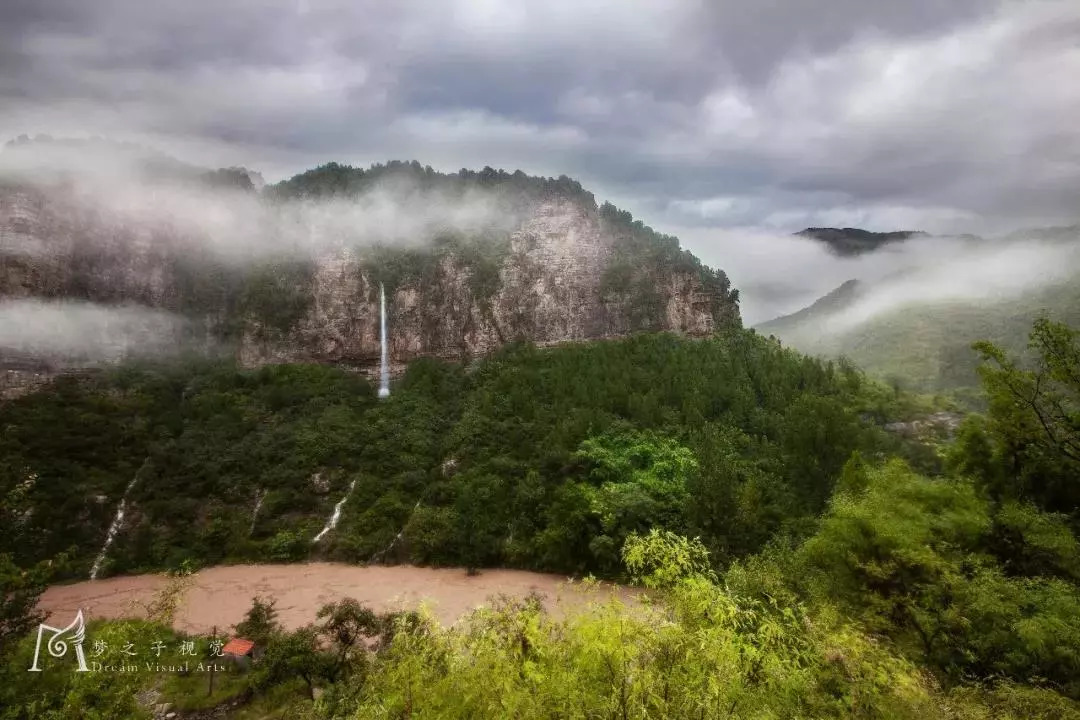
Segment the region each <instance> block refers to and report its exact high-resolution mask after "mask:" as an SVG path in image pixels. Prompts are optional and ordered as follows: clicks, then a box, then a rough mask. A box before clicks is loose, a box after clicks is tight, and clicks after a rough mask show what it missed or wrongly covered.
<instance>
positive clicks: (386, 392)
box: [379, 283, 390, 398]
mask: <svg viewBox="0 0 1080 720" xmlns="http://www.w3.org/2000/svg"><path fill="white" fill-rule="evenodd" d="M379 344H380V346H381V350H382V359H381V362H382V364H381V365H380V368H379V397H381V398H384V397H389V396H390V368H389V367H388V363H387V357H388V354H389V353H388V352H387V347H386V288H385V287H383V284H382V283H379Z"/></svg>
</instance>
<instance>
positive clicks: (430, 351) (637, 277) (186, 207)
mask: <svg viewBox="0 0 1080 720" xmlns="http://www.w3.org/2000/svg"><path fill="white" fill-rule="evenodd" d="M46 144H47V145H48V146H49V147H50V148H51V149H53V150H56V148H53V145H55V141H51V144H49V143H46ZM35 145H36V144H35V143H33V142H31V143H30V147H24V146H23V145H18V146H17V147H16V148H15V150H14V151H13V150H12V149H10V148H9V149H7V150H5V152H3V153H0V175H2V177H3V178H4V182H3V183H2V184H0V301H4V302H11V301H23V302H27V301H32V302H38V303H42V302H43V303H58V302H66V303H70V302H75V301H77V302H81V303H90V304H94V305H96V306H100V307H101V308H105V309H111V308H116V307H119V306H125V307H132V306H134V307H137V308H148V309H153V310H155V311H161V312H164V313H167V314H168V315H169V316H170V322H169V323H163V322H152V323H149V326H150V327H149V329H147V333H149V335H150V336H149V337H146V338H145V339H144V338H143V336H142V335H138V336H137V339H136V340H135V341H132V340H131V339H130V338H129V339H128V341H127V343H126V345H127V346H128V347H137V346H139V345H146V344H155V343H165V344H169V343H174V344H185V343H186V346H192V345H195V346H197V347H200V348H202V349H205V348H206V347H209V346H214V347H217V348H223V349H224V350H225V352H227V353H228V354H231V355H233V356H234V357H236V358H238V359H239V360H240V361H241V362H242V363H244V364H246V365H249V366H252V365H261V364H266V363H273V362H319V363H333V364H340V365H343V366H346V367H353V368H361V369H370V368H371V367H372V366H373V364H374V363H375V362H377V359H378V355H379V345H378V327H379V307H378V304H379V286H380V284H383V285H384V286H385V288H386V293H387V300H388V312H389V327H390V335H389V349H390V359H391V363H392V365H393V366H394V368H395V370H399V369H400V368H401V367H403V365H404V363H406V362H407V361H409V360H410V359H413V358H416V357H420V356H437V357H442V358H446V359H459V358H468V357H475V356H480V355H484V354H486V353H489V352H491V351H492V350H494V349H495V348H497V347H499V346H501V345H503V344H505V343H508V342H513V341H518V340H526V341H532V342H536V343H539V344H550V343H557V342H563V341H572V340H585V339H593V338H609V337H618V336H622V335H626V334H628V333H631V332H637V331H657V330H670V331H675V332H680V333H685V334H687V335H692V336H704V335H708V334H710V333H712V332H714V331H716V330H718V329H723V328H726V327H736V326H738V325H739V323H740V320H739V309H738V293H737V291H735V290H734V289H732V288H731V286H730V282H729V281H728V278H727V276H726V275H725V274H724V273H723V271H720V270H713V269H711V268H708V267H705V266H704V265H703V264H702V263H701V262H700V261H699V260H698V259H697V258H696V257H694V256H693V255H692V254H691V253H689V252H688V251H686V250H683V249H681V248H680V246H679V241H678V239H677V238H674V237H671V236H668V235H663V234H661V233H658V232H656V231H654V230H653V229H652V228H649V227H648V226H646V225H644V224H643V223H642V222H641V221H640V220H634V218H633V217H632V216H631V215H630V214H629V213H627V212H624V211H620V210H618V209H617V208H615V207H614V206H613V205H611V204H609V203H604V204H601V205H599V206H598V205H597V203H596V201H595V199H594V198H593V196H592V194H591V193H589V192H587V191H585V190H584V189H583V188H582V187H581V186H580V184H578V183H577V182H575V181H573V180H570V179H569V178H566V177H561V178H558V179H551V178H534V177H529V176H527V175H525V174H524V173H521V172H520V171H518V172H515V173H507V172H504V171H496V170H493V169H491V168H485V169H484V170H482V171H480V172H475V171H468V170H462V171H460V172H459V173H454V174H445V173H439V172H436V171H434V170H432V169H431V168H430V167H422V166H421V165H420V164H419V163H417V162H412V163H402V162H391V163H388V164H386V165H375V166H372V167H371V168H368V169H361V168H353V167H349V166H346V165H340V164H337V163H329V164H327V165H324V166H321V167H319V168H316V169H314V170H310V171H308V172H305V173H301V174H299V175H297V176H295V177H293V178H291V179H289V180H285V181H283V182H281V183H278V184H276V185H273V186H267V187H265V188H263V189H262V190H261V191H256V189H255V185H254V184H253V183H252V181H251V178H252V177H254V176H255V174H253V173H250V172H249V171H246V170H243V169H241V168H232V169H225V170H220V171H214V172H212V171H205V172H194V171H191V170H189V169H188V167H187V166H183V165H182V164H180V165H177V166H176V168H180V169H175V168H174V166H171V165H167V164H165V163H164V162H163V161H161V160H159V159H158V160H155V161H154V167H155V168H160V167H161V166H163V165H164V166H165V167H166V168H167V170H156V171H155V172H154V173H152V174H151V175H149V176H148V175H147V174H146V173H145V172H143V169H144V168H143V165H139V168H140V170H139V173H140V174H138V183H134V182H133V181H131V177H130V175H131V173H130V172H129V169H128V166H129V165H132V162H131V161H128V160H125V163H126V164H125V166H124V168H125V169H124V171H123V173H121V172H120V171H118V170H114V169H108V170H109V172H111V174H109V173H106V170H104V169H101V167H100V166H101V165H102V163H103V161H102V160H101V158H102V157H107V156H108V153H107V152H104V151H103V150H102V148H101V147H100V146H97V145H94V146H92V147H93V150H94V153H93V156H92V158H91V160H86V159H85V158H83V160H82V161H81V164H82V166H81V167H80V168H79V170H78V172H74V173H71V172H67V171H66V169H65V168H64V167H62V162H61V161H54V162H53V163H52V165H51V166H50V167H49V168H48V170H49V172H47V173H42V172H37V169H36V168H35V167H33V160H34V157H35V156H34V155H33V154H32V153H33V151H34V148H33V146H35ZM59 147H60V149H59V151H58V152H60V153H61V154H60V157H61V160H63V159H64V158H66V157H67V155H65V154H64V153H67V152H68V151H69V150H70V148H68V147H67V146H66V145H62V144H61V145H60V146H59ZM79 147H81V146H76V148H77V149H78V148H79ZM108 148H109V146H105V149H106V150H108ZM16 151H17V152H16ZM71 152H74V151H71ZM125 152H128V150H125ZM130 152H135V151H130ZM129 154H130V153H129ZM5 155H7V156H8V159H7V162H8V166H9V167H7V169H6V170H5V164H4V163H5ZM13 158H14V159H13ZM27 158H29V160H28V159H27ZM58 164H59V165H60V166H61V167H60V169H59V170H57V169H56V167H55V166H56V165H58ZM12 167H15V171H12V170H11V168H12ZM170 168H171V169H170ZM79 173H82V175H80V174H79ZM95 173H98V175H95ZM101 173H105V175H102V177H104V178H106V180H107V181H108V182H114V181H115V182H116V183H120V184H123V183H127V184H126V185H123V187H120V188H119V189H117V190H116V192H113V193H111V194H109V193H105V192H104V191H103V192H101V193H97V191H96V189H95V187H94V183H91V182H89V181H86V180H85V177H84V176H86V177H91V178H97V181H96V182H98V184H101V183H103V182H106V180H103V179H102V177H99V175H100V174H101ZM170 173H172V174H171V175H170ZM116 177H120V179H115V178H116ZM208 188H209V190H208ZM110 189H111V188H110ZM105 195H108V197H109V199H108V202H105V201H99V200H100V197H99V196H105ZM117 198H119V199H117ZM173 320H175V322H173ZM174 325H175V327H174ZM155 332H156V333H158V334H159V335H166V337H157V336H154V335H153V334H154V333H155ZM169 333H172V334H171V335H170V334H169ZM150 341H154V342H150ZM5 352H6V354H8V355H17V356H19V357H20V358H24V359H25V358H27V357H34V356H35V354H36V355H38V359H39V360H45V361H51V362H52V364H54V365H57V366H60V367H63V366H65V365H67V366H70V365H79V364H82V363H83V359H81V358H79V357H78V354H79V353H78V352H75V351H71V352H61V351H47V350H41V351H37V350H35V347H29V348H27V347H22V348H19V347H9V348H0V358H2V357H3V356H4V353H5ZM118 352H119V351H118ZM43 355H44V356H45V357H41V356H43ZM9 384H11V383H9Z"/></svg>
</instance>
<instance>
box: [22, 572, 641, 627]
mask: <svg viewBox="0 0 1080 720" xmlns="http://www.w3.org/2000/svg"><path fill="white" fill-rule="evenodd" d="M167 582H168V579H167V578H166V577H165V576H162V575H130V576H120V577H113V578H106V579H104V580H87V581H83V582H78V583H72V584H70V585H54V586H52V587H50V588H49V589H48V590H46V591H45V593H44V594H43V595H42V596H41V599H40V601H39V602H38V607H39V608H40V609H41V610H43V611H45V612H47V613H49V614H50V615H52V616H54V618H56V619H65V618H70V617H71V616H72V615H73V614H74V613H75V611H76V610H77V609H80V608H81V609H82V611H83V613H84V614H85V616H86V617H87V619H98V618H105V619H117V618H126V617H145V615H146V610H145V606H146V605H147V604H148V603H150V602H151V601H152V600H153V599H154V596H155V595H156V594H157V593H158V592H160V591H161V590H162V589H163V588H164V587H165V586H166V584H167ZM530 593H538V594H540V595H541V596H543V597H544V604H545V607H547V608H548V610H549V611H551V612H553V613H556V614H559V613H561V612H562V611H564V610H565V609H567V608H572V607H581V606H583V605H585V604H586V603H587V602H588V601H589V600H590V598H591V597H593V596H590V595H589V594H588V593H587V592H586V591H585V589H584V588H583V587H582V585H581V583H579V582H570V579H569V578H567V577H566V576H562V575H551V574H545V573H536V572H529V571H525V570H501V569H493V570H484V571H481V572H480V573H478V574H476V575H471V576H470V575H468V574H467V573H466V572H465V570H464V569H460V568H426V567H416V566H412V565H394V566H383V565H368V566H359V565H346V564H343V563H325V562H318V563H303V564H293V565H227V566H218V567H211V568H206V569H204V570H200V571H199V572H197V573H195V574H193V575H192V576H191V577H190V583H188V585H187V588H186V590H185V591H184V595H183V598H182V599H181V600H180V603H179V607H178V608H177V612H176V616H175V618H174V623H173V625H174V627H175V628H176V629H177V630H179V631H182V632H187V633H192V634H203V633H208V632H210V630H211V629H212V628H213V627H215V626H216V627H218V628H219V629H222V628H231V627H232V626H233V625H235V624H236V623H237V622H239V621H240V620H241V619H242V618H243V616H244V613H245V612H247V610H248V608H250V607H251V600H252V598H253V597H256V596H261V597H269V598H275V599H276V600H277V606H276V607H277V611H278V620H279V622H280V623H281V625H282V626H283V627H284V628H286V629H289V630H292V629H296V628H298V627H302V626H303V625H306V624H308V623H310V622H314V621H315V615H316V613H317V612H318V610H319V608H320V607H322V606H323V605H325V604H327V603H330V602H334V601H336V600H340V599H342V598H346V597H351V598H354V599H356V600H358V601H359V602H360V603H362V604H364V605H366V606H368V607H370V608H371V609H372V610H375V611H377V612H381V611H387V610H403V609H415V608H417V607H419V606H420V605H421V604H422V603H426V604H428V606H429V607H430V608H431V609H432V611H433V612H434V614H435V616H436V617H437V618H438V619H439V621H440V622H441V623H443V624H444V625H449V624H452V623H454V622H456V621H457V620H459V619H460V618H461V617H462V616H464V615H466V614H467V613H469V612H470V611H472V610H473V609H475V608H477V607H479V606H483V605H487V604H490V601H491V599H492V598H495V597H497V596H499V595H507V596H509V597H516V598H523V597H525V596H527V595H529V594H530ZM612 594H616V595H617V596H618V597H619V598H620V599H622V600H623V601H624V602H633V600H634V598H635V597H636V593H635V591H633V590H631V589H629V588H623V587H616V586H611V585H605V586H603V587H602V588H601V590H600V592H599V597H600V598H602V599H607V598H609V597H611V596H612Z"/></svg>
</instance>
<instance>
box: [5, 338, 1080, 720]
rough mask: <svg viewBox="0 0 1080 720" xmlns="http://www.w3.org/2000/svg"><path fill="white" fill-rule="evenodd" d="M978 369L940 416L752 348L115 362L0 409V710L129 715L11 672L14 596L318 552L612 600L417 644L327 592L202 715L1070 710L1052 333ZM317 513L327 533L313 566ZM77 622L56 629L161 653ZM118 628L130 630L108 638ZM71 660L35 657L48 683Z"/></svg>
mask: <svg viewBox="0 0 1080 720" xmlns="http://www.w3.org/2000/svg"><path fill="white" fill-rule="evenodd" d="M1030 350H1031V352H1030V359H1031V362H1030V363H1029V362H1026V361H1025V363H1024V364H1018V363H1019V361H1018V360H1016V359H1015V358H1014V357H1013V356H1011V355H1009V354H1007V353H1006V352H1004V351H1003V350H1002V349H1000V348H998V347H995V346H994V345H992V344H990V343H978V344H976V346H975V347H974V348H973V350H972V354H973V355H974V356H975V357H977V358H980V360H981V364H980V367H979V376H980V380H981V383H982V388H983V392H984V394H985V407H986V411H985V412H984V413H982V414H969V415H968V416H967V417H966V419H965V420H964V422H963V424H962V425H961V426H960V428H959V430H958V432H957V433H956V434H955V437H949V436H947V434H944V433H939V434H933V433H929V434H921V435H910V434H898V433H894V432H889V431H887V430H886V429H885V426H886V425H888V424H889V423H896V422H898V421H906V420H910V419H912V418H917V417H920V416H925V415H927V414H929V413H933V412H936V411H940V410H944V409H955V408H954V407H953V406H951V404H950V402H949V401H948V399H947V398H942V397H927V396H916V395H911V394H908V393H905V392H902V391H900V390H898V389H897V388H894V387H887V386H885V385H882V384H880V383H878V382H875V381H873V380H871V379H869V378H867V377H866V376H865V375H864V374H863V373H862V372H861V371H860V370H858V369H857V368H856V367H854V366H852V365H850V364H848V363H846V362H831V361H825V360H819V359H814V358H809V357H806V356H802V355H800V354H798V353H796V352H794V351H792V350H790V349H787V348H783V347H781V345H780V344H779V343H778V342H777V341H775V340H772V339H768V338H764V337H762V336H760V335H758V334H756V333H754V332H753V331H752V330H741V329H731V330H725V331H724V332H721V333H719V334H717V335H716V336H714V337H711V338H708V339H704V340H689V339H685V338H681V337H678V336H675V335H671V334H639V335H633V336H630V337H627V338H625V339H620V340H612V341H603V342H593V343H581V344H567V345H563V346H558V347H551V348H543V349H541V348H536V347H534V346H531V345H529V344H527V343H519V344H513V345H509V346H506V347H504V348H503V349H501V350H499V351H498V352H496V353H495V354H493V355H491V356H489V357H487V358H485V359H483V360H482V361H479V362H477V363H475V364H473V365H470V366H468V367H465V366H462V365H459V364H453V363H445V362H440V361H436V360H433V359H423V360H418V361H416V362H414V363H412V364H410V365H409V367H408V369H407V370H406V372H405V373H404V375H403V376H402V377H401V378H400V379H399V380H398V381H397V382H396V383H395V384H394V386H393V392H392V394H391V396H390V397H389V398H388V399H386V400H381V401H380V400H378V399H376V397H375V392H374V388H373V387H372V386H370V385H369V384H368V383H367V382H366V381H364V380H363V379H361V378H359V377H357V376H355V375H351V374H349V373H346V372H344V371H342V370H338V369H334V368H330V367H320V366H301V365H281V366H270V367H264V368H261V369H258V370H248V369H243V368H240V367H237V366H235V365H232V364H228V363H221V362H212V363H211V362H207V361H202V360H194V359H193V360H191V361H188V362H185V363H180V364H175V363H174V364H171V365H158V364H142V365H129V366H125V367H122V368H117V369H112V370H108V371H101V372H94V373H85V374H82V375H77V376H68V377H65V378H62V379H60V380H58V381H56V382H55V383H53V384H52V385H50V386H48V387H46V388H45V389H43V390H41V391H39V392H37V393H34V394H32V395H27V396H24V397H22V398H19V399H16V400H13V401H10V402H7V403H5V404H3V405H0V428H2V429H3V432H2V434H0V499H2V506H0V513H2V518H0V533H2V537H0V552H2V554H0V582H2V583H3V597H2V602H3V605H2V607H0V655H2V658H0V662H2V668H3V669H2V670H0V674H2V675H3V677H2V678H0V708H2V710H0V718H5V720H6V719H8V718H11V719H14V718H38V717H41V718H67V717H73V716H74V715H76V714H78V715H79V716H81V717H88V718H113V717H116V718H123V717H150V712H151V711H150V709H148V708H147V707H146V706H145V705H143V704H140V702H139V700H138V696H139V693H140V692H142V691H144V690H146V688H145V687H142V686H140V684H139V683H141V682H146V679H145V676H140V675H138V674H132V675H130V676H109V677H108V678H107V679H108V680H110V682H104V680H103V678H102V676H100V675H97V674H94V673H85V674H83V673H72V672H55V673H41V674H31V673H27V672H26V667H28V665H29V663H30V656H31V655H32V653H33V648H34V643H33V638H32V637H30V636H29V635H28V633H29V632H30V631H31V630H33V629H35V628H36V624H37V622H39V621H40V619H39V618H38V617H37V616H36V615H35V613H34V610H33V607H34V601H35V599H36V597H37V595H38V594H39V593H40V592H41V590H42V588H43V587H44V586H45V584H46V583H49V582H58V581H63V580H65V579H82V578H85V577H86V576H87V574H88V573H89V571H90V567H91V565H92V564H93V562H94V559H95V556H96V555H97V552H98V550H99V548H100V547H101V542H102V539H103V537H104V535H105V532H106V529H107V528H108V526H109V523H110V521H111V519H112V516H113V514H114V512H115V510H116V506H117V503H118V502H119V500H120V498H122V497H124V498H125V502H126V507H127V515H126V518H125V525H124V528H123V531H122V532H121V533H120V534H119V535H118V536H117V537H116V539H115V542H114V543H113V545H112V546H111V548H110V550H109V553H108V557H107V559H106V561H105V563H104V565H103V567H102V570H101V574H102V575H103V576H104V575H108V574H119V573H141V572H168V573H170V576H171V577H172V578H173V581H172V582H173V585H172V586H171V587H173V592H181V591H182V586H183V583H184V582H185V578H186V577H187V576H188V574H189V573H190V572H191V571H192V570H194V569H197V568H198V567H201V566H206V565H215V564H222V563H232V562H287V561H303V560H305V559H312V558H318V559H332V560H338V561H343V562H349V563H369V562H395V563H396V562H409V563H416V564H421V565H436V566H439V565H441V566H455V567H463V568H467V569H469V570H470V571H476V570H480V571H482V569H483V568H489V567H514V568H527V569H536V570H548V571H555V572H560V573H564V574H569V575H573V576H574V577H577V578H580V580H579V582H581V583H583V584H585V586H586V587H593V586H594V585H595V582H596V580H595V579H597V578H599V579H605V580H611V581H617V582H621V583H627V584H631V585H636V586H640V587H643V588H645V592H646V597H647V602H645V603H644V604H643V605H642V606H634V607H631V606H628V605H624V604H622V603H620V602H619V601H616V600H606V599H602V598H601V597H600V596H599V595H598V596H597V599H596V601H595V602H594V603H593V604H591V605H590V606H588V607H587V608H585V609H583V610H581V611H579V612H575V613H571V614H569V615H568V616H566V617H554V616H551V615H548V614H547V613H545V612H544V611H543V610H542V608H541V606H540V604H539V602H538V600H537V599H535V598H532V599H524V600H503V601H499V602H496V603H494V604H493V605H492V607H490V608H488V609H485V610H480V611H477V612H475V613H474V614H472V615H471V616H470V617H469V618H468V619H467V620H465V621H463V622H462V623H460V624H458V625H455V626H453V627H452V628H443V627H440V626H439V625H438V623H437V622H436V621H435V620H434V618H433V616H432V615H431V614H430V613H428V612H426V611H424V610H423V609H421V610H419V611H418V612H415V613H412V612H410V613H405V614H397V615H379V614H376V613H374V612H372V611H371V610H369V609H367V608H365V607H362V606H360V605H359V604H357V603H355V602H351V601H347V600H346V601H342V602H339V603H336V604H332V605H328V606H327V607H325V608H323V610H322V611H321V612H320V613H319V616H318V617H317V618H313V619H312V624H311V625H309V626H307V627H304V628H301V629H299V630H295V631H291V632H288V631H285V630H283V629H282V628H281V627H280V626H279V625H278V624H277V622H276V620H275V608H274V600H273V598H255V599H253V604H252V608H251V611H250V612H249V614H248V617H247V619H246V620H245V621H244V623H242V627H238V628H237V632H243V633H244V634H245V635H246V636H250V637H252V638H258V639H259V640H260V641H261V642H262V643H264V644H265V647H266V655H265V656H264V657H263V658H262V659H261V660H259V661H258V662H256V663H255V664H254V665H253V666H252V668H251V670H250V672H245V673H238V672H227V673H223V674H222V677H221V678H220V679H219V685H218V686H217V689H216V690H215V691H214V692H213V693H209V694H207V693H206V692H205V690H203V689H200V690H198V691H196V690H194V689H192V688H191V687H188V686H186V685H185V684H184V683H185V680H184V679H183V678H180V679H176V680H174V681H170V683H171V684H169V685H167V686H166V687H162V688H158V689H157V691H158V692H161V693H164V696H165V697H168V698H170V699H171V702H172V703H173V704H174V705H175V707H176V708H177V709H179V710H182V711H195V710H198V709H199V708H205V707H209V706H211V705H213V704H214V703H218V702H222V701H227V700H230V699H231V700H233V701H235V702H236V703H237V707H235V708H234V709H233V710H231V713H232V714H231V715H230V717H293V718H301V717H310V718H316V717H318V718H329V717H334V718H473V717H491V718H502V717H514V718H557V717H558V718H613V719H615V718H625V719H628V718H699V717H700V718H819V717H820V718H825V717H837V718H905V717H912V718H914V717H919V718H957V719H961V718H962V719H967V718H987V719H989V718H1017V719H1019V718H1067V717H1080V682H1078V678H1080V626H1078V624H1077V622H1076V621H1077V618H1080V584H1078V583H1080V544H1078V542H1077V539H1076V538H1077V529H1078V521H1080V516H1078V514H1077V508H1078V506H1080V484H1078V483H1077V478H1080V334H1078V333H1077V331H1075V330H1072V329H1070V328H1068V327H1067V326H1065V325H1061V324H1057V323H1053V322H1050V321H1046V320H1040V321H1038V322H1036V323H1035V325H1034V327H1033V328H1032V331H1031V337H1030ZM349 488H352V492H351V495H350V496H349V501H348V503H347V504H346V505H345V506H344V509H343V512H342V515H341V520H340V523H339V524H338V526H337V527H336V529H335V530H334V532H332V533H329V534H328V535H327V536H326V537H325V539H323V540H322V541H320V542H318V543H313V542H312V538H313V537H314V536H315V535H316V534H317V533H318V531H319V529H320V528H321V527H322V526H323V523H324V521H325V519H326V517H327V516H328V515H329V514H330V512H331V510H332V509H333V506H334V505H335V503H337V502H338V501H339V500H341V498H342V497H343V496H344V495H345V493H346V492H347V490H348V489H349ZM170 597H174V596H168V595H167V594H166V595H164V596H163V597H162V598H161V602H160V607H157V608H156V609H155V612H153V613H151V614H150V619H149V620H145V621H123V622H120V621H114V622H100V621H98V622H97V623H95V624H94V625H92V626H91V627H90V628H89V629H88V637H99V636H100V637H109V636H112V637H121V636H123V635H124V633H129V632H133V631H140V632H145V631H147V629H148V628H149V629H152V630H154V631H155V632H158V633H160V634H163V635H169V636H170V637H176V634H175V632H174V631H173V630H171V628H170V627H169V622H170V619H171V617H172V615H171V614H170V613H171V610H172V609H173V606H172V605H171V604H170ZM139 623H143V624H142V625H140V624H139ZM56 662H67V663H69V664H70V658H69V659H66V660H65V661H56Z"/></svg>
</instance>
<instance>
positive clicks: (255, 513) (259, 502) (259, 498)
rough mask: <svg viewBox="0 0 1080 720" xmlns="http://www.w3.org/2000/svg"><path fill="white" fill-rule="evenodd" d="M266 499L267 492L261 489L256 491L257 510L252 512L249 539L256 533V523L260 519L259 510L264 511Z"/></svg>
mask: <svg viewBox="0 0 1080 720" xmlns="http://www.w3.org/2000/svg"><path fill="white" fill-rule="evenodd" d="M265 499H266V490H264V489H262V488H259V489H258V490H256V491H255V509H254V510H252V511H251V527H249V528H248V537H251V535H252V533H254V532H255V521H256V520H257V519H258V518H259V510H261V509H262V504H263V500H265Z"/></svg>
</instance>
